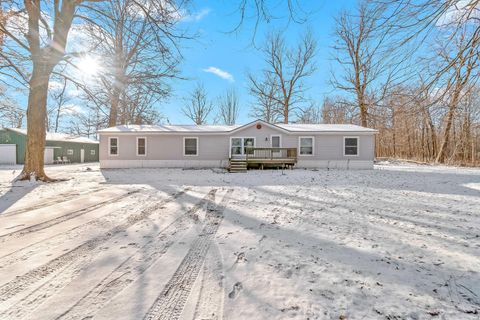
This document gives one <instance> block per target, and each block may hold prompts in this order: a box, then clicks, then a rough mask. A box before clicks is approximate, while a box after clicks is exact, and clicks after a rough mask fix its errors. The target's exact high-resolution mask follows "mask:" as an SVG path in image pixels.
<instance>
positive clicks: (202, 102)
mask: <svg viewBox="0 0 480 320" xmlns="http://www.w3.org/2000/svg"><path fill="white" fill-rule="evenodd" d="M212 110H213V104H212V103H211V102H210V101H209V100H208V97H207V92H206V91H205V87H204V86H203V84H197V86H196V87H195V89H194V90H193V91H192V93H190V97H189V98H188V99H187V101H186V105H185V107H183V108H182V112H183V114H184V115H185V116H186V117H188V118H189V119H190V120H192V121H193V122H194V123H195V124H197V125H202V124H206V122H207V118H208V116H209V115H210V113H211V112H212Z"/></svg>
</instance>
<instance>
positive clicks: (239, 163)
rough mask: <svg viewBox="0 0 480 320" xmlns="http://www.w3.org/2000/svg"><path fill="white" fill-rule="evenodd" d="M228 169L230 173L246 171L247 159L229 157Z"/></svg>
mask: <svg viewBox="0 0 480 320" xmlns="http://www.w3.org/2000/svg"><path fill="white" fill-rule="evenodd" d="M229 171H230V172H232V173H236V172H247V161H246V160H243V159H231V160H230V166H229Z"/></svg>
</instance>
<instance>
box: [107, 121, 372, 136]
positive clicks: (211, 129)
mask: <svg viewBox="0 0 480 320" xmlns="http://www.w3.org/2000/svg"><path fill="white" fill-rule="evenodd" d="M258 122H260V123H264V124H266V125H269V126H273V127H276V128H278V129H281V130H285V131H288V132H357V133H358V132H364V133H367V132H370V133H375V132H377V130H375V129H371V128H365V127H361V126H357V125H353V124H295V123H294V124H270V123H267V122H265V121H262V120H256V121H253V122H250V123H248V124H245V125H233V126H226V125H119V126H115V127H110V128H106V129H102V130H99V131H98V132H99V133H122V132H125V133H128V132H138V133H140V132H148V133H155V132H158V133H168V132H172V133H189V132H191V133H229V132H233V131H236V130H238V129H240V128H243V127H247V126H249V125H252V124H254V123H258Z"/></svg>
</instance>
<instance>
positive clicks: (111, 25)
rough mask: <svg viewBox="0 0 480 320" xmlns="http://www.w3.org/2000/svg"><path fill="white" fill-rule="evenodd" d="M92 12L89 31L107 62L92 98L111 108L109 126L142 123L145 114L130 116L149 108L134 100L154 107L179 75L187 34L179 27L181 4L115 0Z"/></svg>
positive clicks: (97, 48)
mask: <svg viewBox="0 0 480 320" xmlns="http://www.w3.org/2000/svg"><path fill="white" fill-rule="evenodd" d="M178 5H179V6H180V5H181V4H178ZM91 11H92V12H95V15H94V19H91V20H94V21H95V22H94V23H90V24H88V25H87V28H86V29H87V32H88V35H89V37H90V38H91V39H92V41H94V42H95V44H96V45H95V47H96V49H95V53H96V54H97V55H98V56H100V57H101V58H102V64H103V68H102V72H101V74H100V75H101V81H99V86H97V87H96V88H90V90H92V91H94V92H95V94H94V95H92V98H97V99H98V100H99V104H100V105H101V106H102V107H104V108H106V109H108V114H109V121H108V125H109V126H115V125H116V124H117V123H126V122H138V121H139V120H140V119H141V117H135V118H130V117H131V116H132V115H134V114H138V111H139V110H143V109H144V108H143V107H142V108H135V109H136V110H131V108H132V107H135V106H136V105H135V104H134V102H138V101H139V99H140V100H143V102H145V101H147V100H148V102H149V103H150V104H151V105H154V104H155V103H156V102H158V101H159V100H161V99H163V98H165V97H166V96H168V95H169V94H170V91H171V89H170V86H169V83H168V81H169V80H171V79H172V78H177V77H178V69H177V65H178V64H179V59H180V52H179V50H178V46H179V45H180V41H181V40H182V39H184V38H186V35H185V33H184V32H182V31H181V30H180V29H179V28H178V27H177V24H178V21H180V19H179V15H180V12H181V8H179V7H177V2H176V1H174V0H167V1H146V2H145V1H144V2H139V1H135V0H112V1H108V2H105V3H104V4H102V6H101V10H96V11H93V10H91ZM143 94H144V95H146V96H148V97H144V98H142V97H141V95H143ZM150 107H151V106H150Z"/></svg>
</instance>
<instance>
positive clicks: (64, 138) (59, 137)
mask: <svg viewBox="0 0 480 320" xmlns="http://www.w3.org/2000/svg"><path fill="white" fill-rule="evenodd" d="M6 129H8V130H11V131H14V132H17V133H20V134H23V135H27V129H17V128H6ZM46 140H47V141H60V142H76V143H98V141H96V140H93V139H90V138H85V137H79V136H72V135H69V134H65V133H57V132H47V135H46Z"/></svg>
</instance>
